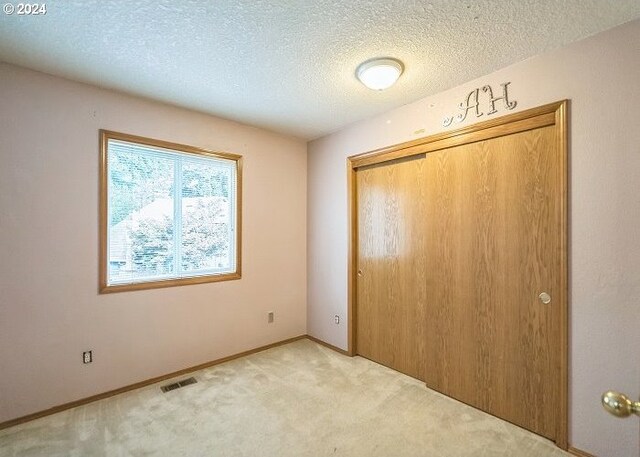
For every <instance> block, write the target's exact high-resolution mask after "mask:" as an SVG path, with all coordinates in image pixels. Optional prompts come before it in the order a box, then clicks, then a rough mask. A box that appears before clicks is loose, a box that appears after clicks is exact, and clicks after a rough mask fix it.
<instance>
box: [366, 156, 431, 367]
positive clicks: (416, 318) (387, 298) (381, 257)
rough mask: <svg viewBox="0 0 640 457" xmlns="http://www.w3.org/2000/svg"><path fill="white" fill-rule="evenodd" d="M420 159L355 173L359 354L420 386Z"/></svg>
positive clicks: (422, 203) (422, 258) (422, 355)
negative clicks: (409, 377)
mask: <svg viewBox="0 0 640 457" xmlns="http://www.w3.org/2000/svg"><path fill="white" fill-rule="evenodd" d="M424 174H425V170H424V156H421V157H418V158H416V157H412V158H407V159H403V160H399V161H393V162H388V163H384V164H380V165H374V166H370V167H365V168H362V169H359V170H358V171H357V173H356V186H357V203H358V213H357V217H358V254H357V262H356V265H357V268H358V276H357V279H356V280H357V297H358V298H357V300H358V302H357V311H356V312H357V318H356V321H357V327H356V341H357V343H356V348H357V353H358V354H359V355H362V356H363V357H366V358H368V359H371V360H373V361H375V362H378V363H381V364H383V365H385V366H388V367H391V368H393V369H395V370H398V371H400V372H402V373H405V374H408V375H410V376H413V377H415V378H418V379H424V375H423V366H424V361H425V359H426V357H427V355H426V354H425V353H424V346H425V342H426V341H425V334H424V330H425V325H424V324H425V318H426V317H425V314H424V311H425V290H426V283H425V280H424V278H425V274H426V272H425V262H426V258H425V257H426V256H425V237H426V234H425V231H424V217H425V215H424V211H425V186H424Z"/></svg>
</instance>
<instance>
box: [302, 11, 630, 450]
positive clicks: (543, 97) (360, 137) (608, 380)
mask: <svg viewBox="0 0 640 457" xmlns="http://www.w3.org/2000/svg"><path fill="white" fill-rule="evenodd" d="M639 56H640V21H635V22H631V23H628V24H626V25H623V26H621V27H618V28H616V29H613V30H610V31H607V32H605V33H602V34H600V35H597V36H594V37H591V38H589V39H586V40H583V41H581V42H578V43H574V44H572V45H570V46H568V47H566V48H564V49H561V50H557V51H553V52H550V53H547V54H544V55H541V56H538V57H535V58H532V59H529V60H526V61H524V62H520V63H518V64H515V65H512V66H510V67H507V68H505V69H502V70H499V71H496V72H495V73H492V74H490V75H487V76H486V77H483V78H479V79H477V80H475V81H471V82H470V83H468V84H464V85H462V86H459V87H456V88H454V89H452V90H449V91H446V92H443V93H440V94H438V95H435V96H433V97H428V98H425V99H422V100H419V101H417V102H415V103H412V104H410V105H406V106H403V107H401V108H398V109H395V110H392V111H390V112H387V113H385V114H383V115H380V116H377V117H374V118H372V119H369V120H366V121H363V122H359V123H356V124H353V125H351V126H349V127H347V128H345V129H343V130H341V131H339V132H337V133H334V134H332V135H329V136H327V137H324V138H320V139H318V140H316V141H313V142H311V143H310V144H309V159H308V161H309V162H308V246H307V247H308V278H309V279H308V281H309V282H308V299H307V300H308V315H307V326H308V331H309V333H310V334H311V335H313V336H315V337H318V338H320V339H322V340H325V341H327V342H329V343H331V344H334V345H336V346H339V347H341V348H346V346H347V330H346V313H347V219H346V214H347V207H346V203H347V197H346V167H345V158H346V157H347V156H349V155H353V154H357V153H361V152H366V151H369V150H372V149H376V148H379V147H383V146H387V145H391V144H394V143H399V142H403V141H407V140H411V139H413V138H416V137H418V136H424V135H429V134H432V133H436V132H440V131H442V130H444V128H443V127H442V119H443V117H444V116H445V115H450V114H451V113H453V112H454V111H455V109H456V105H457V103H459V102H460V101H462V98H463V97H464V96H465V95H466V94H467V93H468V92H469V91H470V90H472V89H475V88H476V87H478V86H480V85H484V84H491V85H492V86H493V87H494V88H498V87H499V84H500V83H502V82H507V81H511V87H510V89H511V90H510V95H511V97H512V99H514V100H517V102H518V106H517V108H516V109H515V110H514V112H515V111H519V110H523V109H528V108H532V107H535V106H539V105H542V104H545V103H549V102H553V101H557V100H561V99H565V98H567V99H570V100H571V106H570V135H571V143H570V157H571V178H570V219H571V221H570V223H571V229H570V238H571V239H570V249H571V253H570V275H571V278H570V294H571V299H570V313H571V327H570V332H571V335H570V340H571V342H570V356H571V366H570V442H571V443H572V444H573V445H574V446H576V447H578V448H581V449H584V450H587V451H591V452H594V453H597V454H598V455H600V456H614V455H615V456H617V457H632V456H633V457H638V421H637V419H634V420H632V419H628V420H627V421H620V420H617V419H615V418H612V417H609V416H607V415H606V413H605V412H603V410H602V409H601V408H600V406H599V396H600V394H601V393H602V392H603V391H605V390H607V389H610V388H616V389H620V390H623V391H627V393H629V394H630V395H633V396H637V395H639V394H640V362H639V358H638V351H639V350H640V333H639V332H638V329H639V328H640V311H639V306H640V228H639V227H640V197H639V196H640V187H639V183H640V127H639V126H640V58H639ZM372 96H375V94H372ZM502 114H506V112H505V111H504V110H503V111H501V112H500V113H499V114H498V115H502ZM485 119H486V117H483V118H480V119H479V120H480V121H481V120H485ZM471 122H474V121H473V120H468V121H466V122H465V123H463V124H458V125H469V124H470V123H471ZM451 128H455V125H454V127H451ZM420 129H425V131H424V133H419V134H415V133H414V132H415V131H416V130H420ZM334 314H338V315H340V316H341V317H342V320H341V324H340V325H335V324H334V323H333V316H334ZM513 395H515V396H517V392H513Z"/></svg>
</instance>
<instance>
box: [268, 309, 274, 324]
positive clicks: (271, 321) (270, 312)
mask: <svg viewBox="0 0 640 457" xmlns="http://www.w3.org/2000/svg"><path fill="white" fill-rule="evenodd" d="M274 319H275V313H274V312H273V311H269V314H267V322H269V323H270V324H273V321H274Z"/></svg>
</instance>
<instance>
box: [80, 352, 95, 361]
mask: <svg viewBox="0 0 640 457" xmlns="http://www.w3.org/2000/svg"><path fill="white" fill-rule="evenodd" d="M91 362H93V351H84V352H83V353H82V363H91Z"/></svg>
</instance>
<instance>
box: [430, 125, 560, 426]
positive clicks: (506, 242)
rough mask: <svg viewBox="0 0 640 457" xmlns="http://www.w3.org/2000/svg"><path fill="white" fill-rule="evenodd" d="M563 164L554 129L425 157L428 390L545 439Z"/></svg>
mask: <svg viewBox="0 0 640 457" xmlns="http://www.w3.org/2000/svg"><path fill="white" fill-rule="evenodd" d="M562 160H563V157H562V156H561V154H560V150H559V147H558V141H557V137H556V130H555V128H554V127H544V128H538V129H533V130H529V131H524V132H519V133H514V134H511V135H506V136H502V137H498V138H493V139H490V140H486V141H479V142H475V143H470V144H466V145H463V146H458V147H454V148H449V149H446V150H442V151H438V152H434V153H430V154H428V155H427V158H426V159H425V161H426V166H425V169H426V173H425V189H426V207H425V216H426V217H425V232H426V240H425V241H426V252H427V253H428V254H427V256H426V273H427V275H426V278H425V282H426V284H427V289H426V295H427V297H428V300H427V308H426V312H425V313H426V320H425V324H426V325H425V338H426V340H425V341H426V347H425V351H426V353H427V354H428V357H427V360H426V362H425V368H424V370H425V371H424V372H425V380H426V382H427V385H428V386H429V387H432V388H433V389H435V390H438V391H440V392H442V393H444V394H446V395H449V396H451V397H454V398H457V399H459V400H461V401H463V402H465V403H468V404H470V405H472V406H476V407H478V408H480V409H483V410H485V411H487V412H489V413H491V414H494V415H496V416H499V417H502V418H504V419H506V420H509V421H511V422H513V423H515V424H518V425H521V426H523V427H525V428H527V429H529V430H532V431H534V432H536V433H539V434H541V435H543V436H546V437H549V438H554V437H555V431H556V422H555V421H556V417H557V414H556V406H557V405H556V402H557V401H558V398H559V392H558V386H559V385H560V383H559V376H560V371H559V365H560V358H559V357H560V354H559V353H560V351H559V348H560V340H559V338H560V328H559V324H558V323H559V322H560V320H561V319H560V317H561V316H560V312H561V309H562V306H564V304H562V303H559V302H554V297H556V298H559V297H561V295H562V294H561V292H560V287H561V284H560V278H561V274H560V272H561V269H562V265H561V261H562V255H561V245H562V243H561V240H562V236H563V234H562V230H561V229H562V223H561V218H562V213H561V211H562V206H561V204H562V196H563V194H562V182H563V181H562V176H561V170H563V169H564V168H563V166H562ZM542 293H546V294H548V295H549V296H550V297H551V302H550V303H543V302H542V300H541V298H540V294H542Z"/></svg>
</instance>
